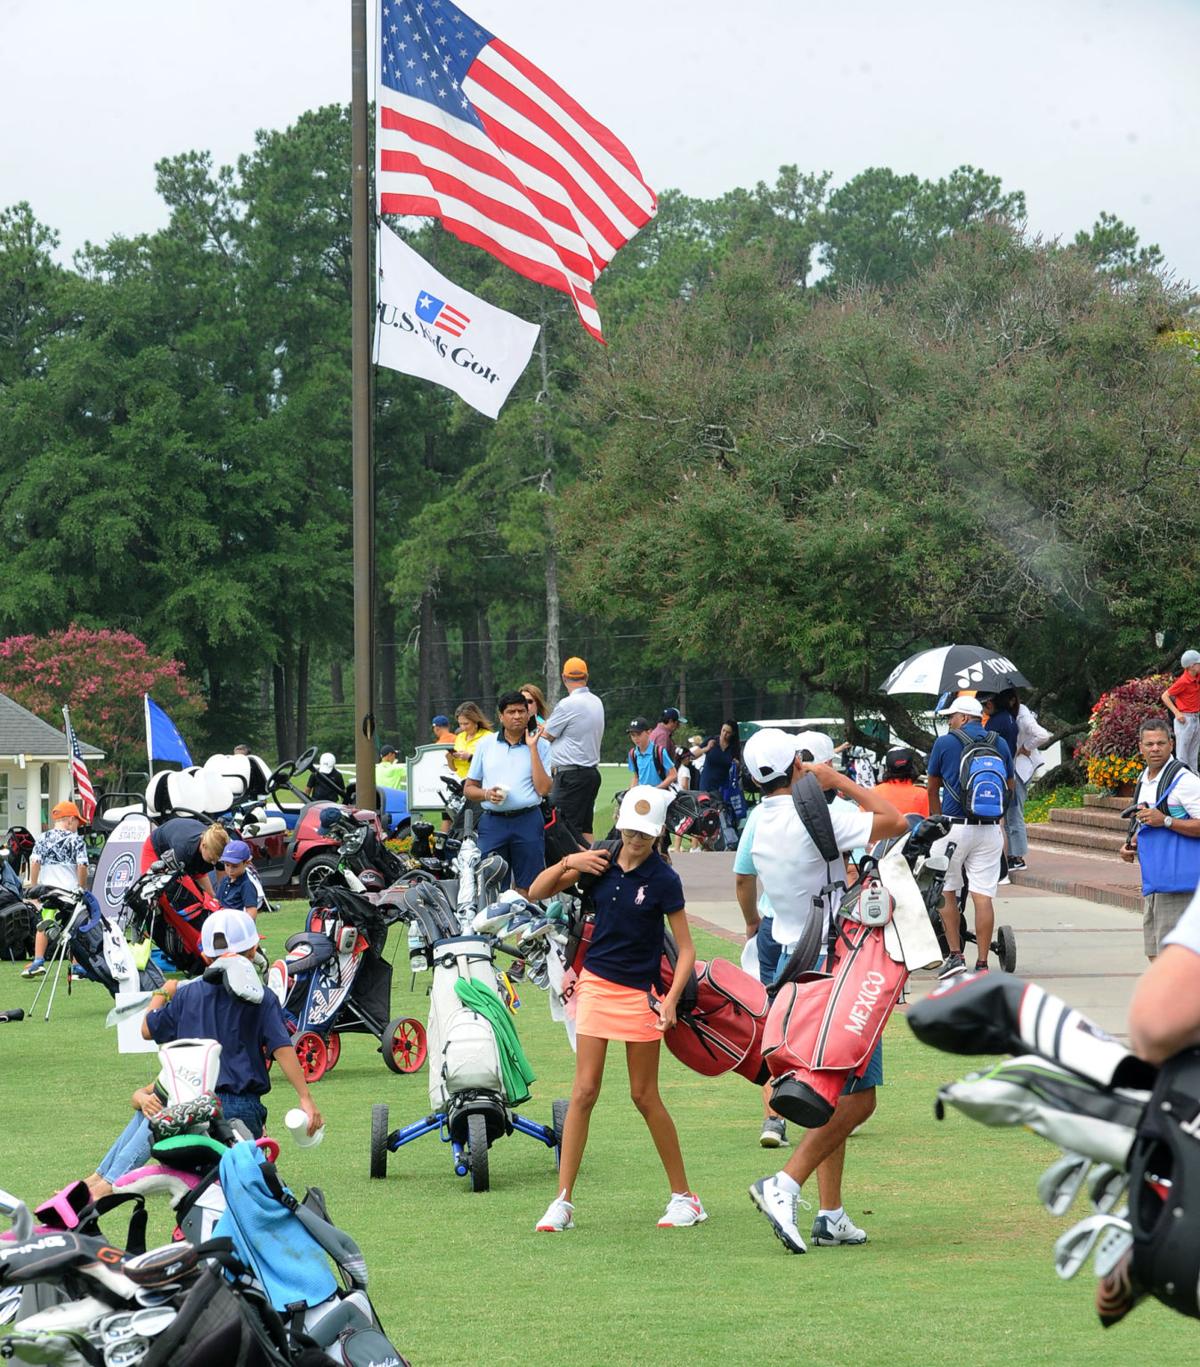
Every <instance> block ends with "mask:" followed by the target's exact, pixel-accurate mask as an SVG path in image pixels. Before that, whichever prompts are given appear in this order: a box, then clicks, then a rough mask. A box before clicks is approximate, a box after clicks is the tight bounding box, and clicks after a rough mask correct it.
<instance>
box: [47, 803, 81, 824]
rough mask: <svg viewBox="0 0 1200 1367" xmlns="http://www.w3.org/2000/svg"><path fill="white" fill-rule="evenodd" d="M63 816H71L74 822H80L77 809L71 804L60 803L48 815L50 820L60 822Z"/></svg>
mask: <svg viewBox="0 0 1200 1367" xmlns="http://www.w3.org/2000/svg"><path fill="white" fill-rule="evenodd" d="M64 816H73V817H74V818H75V819H76V821H82V820H83V817H82V816H81V815H80V812H79V808H78V807H76V805H75V804H74V803H73V802H60V803H58V805H57V806H55V807H54V808H53V810H52V811H51V813H50V817H51V820H53V821H60V820H61V819H62V818H63V817H64Z"/></svg>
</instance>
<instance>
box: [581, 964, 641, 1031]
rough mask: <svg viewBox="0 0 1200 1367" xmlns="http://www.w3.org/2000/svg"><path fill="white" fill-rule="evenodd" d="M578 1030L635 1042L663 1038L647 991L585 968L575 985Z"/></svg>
mask: <svg viewBox="0 0 1200 1367" xmlns="http://www.w3.org/2000/svg"><path fill="white" fill-rule="evenodd" d="M575 1029H576V1031H577V1032H578V1033H579V1034H581V1035H591V1036H592V1038H593V1039H611V1040H623V1041H625V1042H626V1043H632V1044H647V1043H649V1042H650V1041H651V1040H660V1039H662V1031H661V1030H660V1029H659V1028H658V1017H657V1016H656V1015H655V1013H654V1012H653V1011H652V1010H651V1009H650V1005H649V1003H648V1002H647V1000H646V994H645V992H643V991H642V990H641V989H640V988H637V987H623V986H622V985H621V984H620V983H613V982H609V980H608V979H607V978H601V977H598V976H597V975H596V974H595V973H592V972H589V970H588V969H586V968H585V969H584V970H583V972H582V973H581V974H580V975H579V982H578V984H577V986H576V988H575Z"/></svg>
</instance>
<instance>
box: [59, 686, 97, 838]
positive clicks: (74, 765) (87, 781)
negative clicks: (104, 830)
mask: <svg viewBox="0 0 1200 1367" xmlns="http://www.w3.org/2000/svg"><path fill="white" fill-rule="evenodd" d="M63 719H64V720H65V721H66V724H67V749H68V750H69V751H70V752H71V786H72V787H73V788H74V789H75V791H76V792H77V793H78V794H79V814H80V815H81V816H82V817H83V824H84V825H85V826H86V825H88V823H89V822H90V821H91V819H92V817H93V816H94V815H95V814H96V790H95V789H94V788H93V787H92V780H91V778H90V776H89V775H88V767H87V765H86V764H85V763H84V762H83V751H82V750H81V749H80V748H79V737H78V736H77V735H76V734H75V728H74V727H73V726H72V725H71V716H70V713H69V712H68V711H67V709H66V708H65V707H64V708H63Z"/></svg>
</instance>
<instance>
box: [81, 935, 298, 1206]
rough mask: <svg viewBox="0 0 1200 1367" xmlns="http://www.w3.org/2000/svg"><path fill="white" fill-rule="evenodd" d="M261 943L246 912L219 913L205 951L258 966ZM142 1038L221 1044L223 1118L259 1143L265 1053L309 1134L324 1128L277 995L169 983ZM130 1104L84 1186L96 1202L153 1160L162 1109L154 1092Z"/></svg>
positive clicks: (196, 982) (266, 1087) (154, 1001)
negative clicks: (132, 1111)
mask: <svg viewBox="0 0 1200 1367" xmlns="http://www.w3.org/2000/svg"><path fill="white" fill-rule="evenodd" d="M258 938H259V937H258V930H257V929H256V927H255V925H254V922H253V921H252V920H251V918H250V917H249V916H248V915H247V914H246V913H245V912H244V911H236V910H229V911H214V912H213V914H212V915H211V916H210V917H209V918H208V920H207V921H205V923H204V929H203V931H202V932H201V951H202V953H203V954H204V957H205V958H206V959H208V960H210V961H211V960H213V959H217V958H221V957H224V956H225V955H231V954H240V955H242V956H243V957H244V958H247V959H253V957H254V955H255V952H256V950H257V948H258ZM142 1038H143V1039H152V1040H154V1041H155V1042H156V1043H158V1044H167V1043H169V1042H170V1041H171V1040H176V1039H212V1040H216V1041H217V1043H218V1044H220V1046H221V1070H220V1072H219V1073H218V1075H217V1088H216V1092H217V1097H218V1098H219V1100H220V1102H221V1111H222V1114H223V1115H224V1116H225V1118H226V1119H227V1120H241V1121H243V1122H244V1124H245V1125H246V1127H247V1128H248V1129H249V1130H250V1133H251V1134H252V1135H254V1137H255V1138H256V1139H257V1138H259V1137H261V1135H262V1133H263V1125H264V1124H265V1123H266V1119H267V1110H266V1107H265V1106H264V1105H263V1103H262V1100H261V1098H262V1097H263V1096H265V1095H266V1093H267V1092H269V1091H270V1090H271V1081H270V1078H269V1077H268V1075H267V1065H266V1055H267V1054H269V1055H270V1056H271V1057H272V1058H274V1059H275V1061H276V1062H277V1063H278V1064H279V1067H280V1069H281V1070H282V1072H283V1075H284V1077H286V1078H287V1080H288V1081H289V1082H290V1083H291V1084H292V1086H293V1087H294V1088H295V1089H296V1096H297V1098H298V1099H299V1102H300V1106H301V1108H302V1109H303V1111H304V1113H305V1115H307V1116H308V1132H309V1134H315V1133H316V1132H317V1130H319V1129H320V1128H321V1126H322V1125H323V1124H324V1123H325V1122H324V1120H323V1119H322V1118H321V1113H320V1111H318V1110H317V1108H316V1106H315V1105H314V1104H313V1099H312V1096H311V1094H310V1093H309V1090H308V1083H307V1082H306V1081H305V1079H304V1070H303V1069H302V1068H301V1067H300V1060H299V1059H298V1058H297V1057H296V1050H295V1049H294V1048H293V1047H292V1042H291V1036H290V1035H289V1034H288V1029H287V1026H286V1024H285V1023H284V1019H283V1008H282V1007H281V1006H280V1004H279V999H278V998H277V997H276V996H275V994H274V993H273V992H264V993H263V997H262V1000H261V1001H259V1002H250V1001H246V1000H243V999H242V998H240V997H235V996H234V995H233V993H231V992H230V991H229V989H228V988H227V987H226V986H225V984H224V982H215V983H209V982H205V981H204V979H203V978H195V979H193V980H192V981H191V982H185V983H179V982H176V980H175V979H174V978H171V979H169V980H168V981H167V982H165V983H163V985H162V987H161V988H159V990H158V991H157V992H156V993H155V994H154V996H153V997H151V999H150V1005H149V1009H148V1010H147V1012H146V1017H145V1019H144V1020H143V1021H142ZM133 1102H134V1106H135V1108H136V1109H137V1111H138V1112H139V1113H138V1114H137V1115H135V1116H134V1117H133V1119H132V1120H131V1121H130V1122H129V1124H128V1125H127V1126H126V1127H125V1129H124V1131H123V1132H122V1133H121V1135H120V1137H119V1138H118V1139H117V1142H116V1143H115V1144H114V1145H113V1146H112V1148H110V1149H109V1151H108V1153H107V1154H105V1156H104V1158H103V1159H102V1160H101V1162H100V1165H99V1167H98V1168H97V1169H96V1171H95V1172H94V1173H92V1175H91V1176H90V1177H89V1178H88V1179H87V1185H88V1189H89V1190H90V1191H91V1193H92V1196H93V1198H95V1199H99V1198H100V1197H101V1196H107V1195H109V1194H110V1193H111V1192H112V1190H113V1186H112V1184H113V1182H114V1181H115V1180H116V1179H117V1178H118V1177H123V1176H124V1175H125V1173H127V1172H130V1171H131V1170H132V1169H133V1168H137V1167H140V1166H141V1165H142V1164H143V1163H146V1162H148V1161H149V1158H150V1147H151V1144H152V1142H153V1137H152V1135H151V1133H150V1126H149V1123H148V1121H149V1117H150V1116H152V1115H155V1114H157V1113H158V1112H159V1111H160V1110H161V1109H162V1102H161V1100H160V1099H159V1097H158V1096H157V1095H156V1094H155V1092H154V1090H153V1088H152V1087H143V1088H139V1089H138V1091H136V1092H134V1094H133Z"/></svg>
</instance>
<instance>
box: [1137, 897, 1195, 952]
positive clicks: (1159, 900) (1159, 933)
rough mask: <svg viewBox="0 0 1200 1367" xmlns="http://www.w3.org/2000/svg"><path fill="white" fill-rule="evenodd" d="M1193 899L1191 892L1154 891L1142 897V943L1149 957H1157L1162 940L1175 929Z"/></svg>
mask: <svg viewBox="0 0 1200 1367" xmlns="http://www.w3.org/2000/svg"><path fill="white" fill-rule="evenodd" d="M1191 900H1192V894H1191V893H1190V892H1152V893H1151V894H1150V895H1149V897H1143V898H1142V943H1143V944H1144V945H1145V947H1146V958H1147V959H1154V958H1157V956H1158V952H1159V950H1160V949H1161V948H1162V942H1163V941H1164V940H1165V939H1166V938H1167V936H1168V935H1170V933H1171V932H1172V931H1173V930H1174V929H1175V924H1176V922H1177V921H1178V920H1179V918H1180V917H1181V916H1182V915H1183V913H1184V912H1185V911H1186V910H1187V906H1188V903H1189V902H1190V901H1191Z"/></svg>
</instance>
